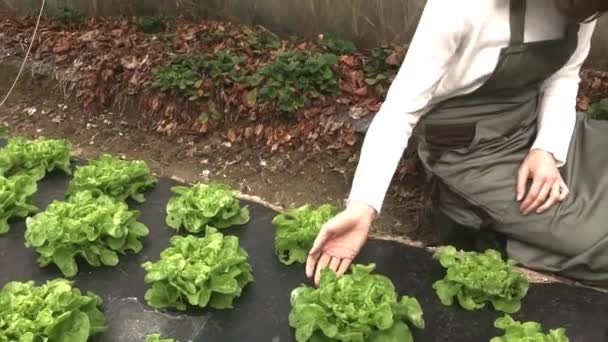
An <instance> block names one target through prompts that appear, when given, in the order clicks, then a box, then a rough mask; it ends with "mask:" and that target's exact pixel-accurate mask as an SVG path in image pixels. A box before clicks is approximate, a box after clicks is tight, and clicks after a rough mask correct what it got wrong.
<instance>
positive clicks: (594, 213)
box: [418, 0, 608, 284]
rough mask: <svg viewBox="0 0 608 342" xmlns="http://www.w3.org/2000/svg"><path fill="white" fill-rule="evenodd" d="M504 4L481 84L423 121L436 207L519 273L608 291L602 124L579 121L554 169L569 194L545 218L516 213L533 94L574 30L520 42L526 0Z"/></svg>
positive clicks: (605, 128) (607, 183)
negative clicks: (504, 37) (499, 39)
mask: <svg viewBox="0 0 608 342" xmlns="http://www.w3.org/2000/svg"><path fill="white" fill-rule="evenodd" d="M510 6H511V9H510V25H511V41H510V43H509V46H508V47H506V48H504V49H503V50H502V52H501V54H500V59H499V61H498V64H497V66H496V69H495V70H494V73H493V74H492V75H491V77H490V78H489V79H488V81H487V82H485V84H484V85H483V86H482V87H481V88H479V89H478V90H476V91H474V92H473V93H471V94H468V95H465V96H461V97H456V98H452V99H449V100H447V101H444V102H442V103H440V104H438V105H437V106H435V107H434V108H433V109H432V110H431V111H430V112H429V113H428V114H427V115H425V116H424V117H423V118H422V120H421V122H420V125H421V127H420V129H421V132H422V139H421V141H420V143H419V149H418V153H419V156H420V158H421V160H422V163H423V165H424V167H425V169H426V171H427V172H428V173H429V174H430V175H432V179H433V182H432V184H434V186H433V191H432V193H433V206H434V208H437V209H438V210H439V211H441V212H442V213H443V214H444V215H446V216H447V217H449V218H450V219H451V220H453V221H454V222H456V223H458V224H460V225H464V226H468V227H474V228H475V229H478V230H480V231H483V230H486V229H490V230H492V231H496V232H498V233H500V234H502V235H504V236H505V237H506V239H507V242H506V252H507V254H508V256H509V257H511V258H513V259H515V260H517V261H519V262H521V263H522V264H523V265H524V266H526V267H529V268H531V269H536V270H539V271H547V272H552V273H556V274H560V275H562V276H566V277H570V278H575V279H578V280H581V281H585V282H591V283H604V284H605V283H608V175H606V176H605V175H604V172H606V170H608V150H607V149H608V123H607V122H600V121H595V120H589V119H586V118H585V117H584V116H579V117H577V123H576V128H575V132H574V136H573V138H572V142H571V144H570V147H569V152H568V160H567V164H566V165H565V166H564V167H562V168H561V169H560V172H561V174H562V177H563V179H564V181H565V182H566V184H567V185H568V187H569V189H570V194H569V196H568V197H567V198H566V199H565V200H564V201H563V202H561V203H558V204H556V205H554V206H553V208H551V209H550V210H548V211H546V212H545V213H542V214H530V215H528V216H523V215H522V214H521V213H520V210H519V203H518V202H517V201H516V181H517V172H518V169H519V167H520V165H521V163H522V162H523V160H524V158H525V157H526V155H527V154H528V152H529V151H530V148H531V146H532V144H533V142H534V139H535V138H536V133H537V114H538V107H539V102H540V99H539V98H540V96H541V94H540V86H541V84H542V82H543V81H544V80H546V79H547V78H548V77H550V76H551V75H552V74H554V73H555V72H556V71H558V70H559V69H560V68H561V67H562V66H564V65H565V64H566V62H567V61H568V60H569V58H570V57H571V56H572V54H573V52H574V51H575V49H576V46H577V43H578V38H577V37H578V27H579V25H575V24H572V25H569V26H568V28H567V29H566V32H565V34H564V36H563V38H561V39H557V40H547V41H540V42H531V43H524V39H523V38H524V26H525V25H524V23H525V14H526V1H525V0H511V5H510ZM566 138H567V137H564V139H566Z"/></svg>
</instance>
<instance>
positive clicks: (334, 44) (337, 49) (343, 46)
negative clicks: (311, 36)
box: [319, 33, 357, 56]
mask: <svg viewBox="0 0 608 342" xmlns="http://www.w3.org/2000/svg"><path fill="white" fill-rule="evenodd" d="M319 44H320V45H321V46H324V47H325V48H326V49H327V50H328V51H329V52H331V53H333V54H336V55H339V56H340V55H350V54H353V53H355V52H357V47H356V46H355V43H353V42H351V41H348V40H344V39H342V38H340V37H338V36H337V35H335V34H331V33H325V34H323V36H322V37H321V38H320V39H319Z"/></svg>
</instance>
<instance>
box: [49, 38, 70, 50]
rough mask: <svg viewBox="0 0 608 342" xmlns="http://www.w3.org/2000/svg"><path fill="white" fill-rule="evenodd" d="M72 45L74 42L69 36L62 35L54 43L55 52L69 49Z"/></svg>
mask: <svg viewBox="0 0 608 342" xmlns="http://www.w3.org/2000/svg"><path fill="white" fill-rule="evenodd" d="M71 47H72V43H71V42H70V39H69V38H68V37H61V38H59V40H57V41H56V42H55V44H54V45H53V53H62V52H66V51H68V50H69V49H70V48H71Z"/></svg>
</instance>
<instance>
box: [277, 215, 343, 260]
mask: <svg viewBox="0 0 608 342" xmlns="http://www.w3.org/2000/svg"><path fill="white" fill-rule="evenodd" d="M337 213H338V209H337V208H336V207H334V206H332V205H329V204H326V205H323V206H321V207H319V208H316V209H315V208H311V207H310V206H303V207H300V208H295V209H288V210H285V211H284V212H283V213H281V214H279V215H277V216H276V217H275V218H274V219H273V221H272V223H273V224H274V225H275V227H276V234H275V239H274V250H275V254H276V255H277V256H278V257H279V261H281V262H282V263H283V264H285V265H291V264H293V263H304V262H305V261H306V257H307V256H308V252H309V250H310V248H312V244H313V242H314V241H315V238H316V236H317V234H318V233H319V230H321V227H322V226H323V224H325V222H327V221H329V219H331V218H332V217H334V216H335V215H336V214H337Z"/></svg>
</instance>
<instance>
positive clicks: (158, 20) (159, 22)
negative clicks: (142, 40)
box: [135, 15, 168, 34]
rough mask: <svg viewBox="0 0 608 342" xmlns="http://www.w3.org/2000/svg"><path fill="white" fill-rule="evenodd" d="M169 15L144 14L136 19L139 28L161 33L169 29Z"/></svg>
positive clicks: (146, 31)
mask: <svg viewBox="0 0 608 342" xmlns="http://www.w3.org/2000/svg"><path fill="white" fill-rule="evenodd" d="M167 21H168V19H167V17H166V16H163V15H160V16H143V17H137V18H136V19H135V25H136V26H137V29H138V30H140V31H141V32H144V33H149V34H152V33H160V32H164V31H165V30H166V29H167Z"/></svg>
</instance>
